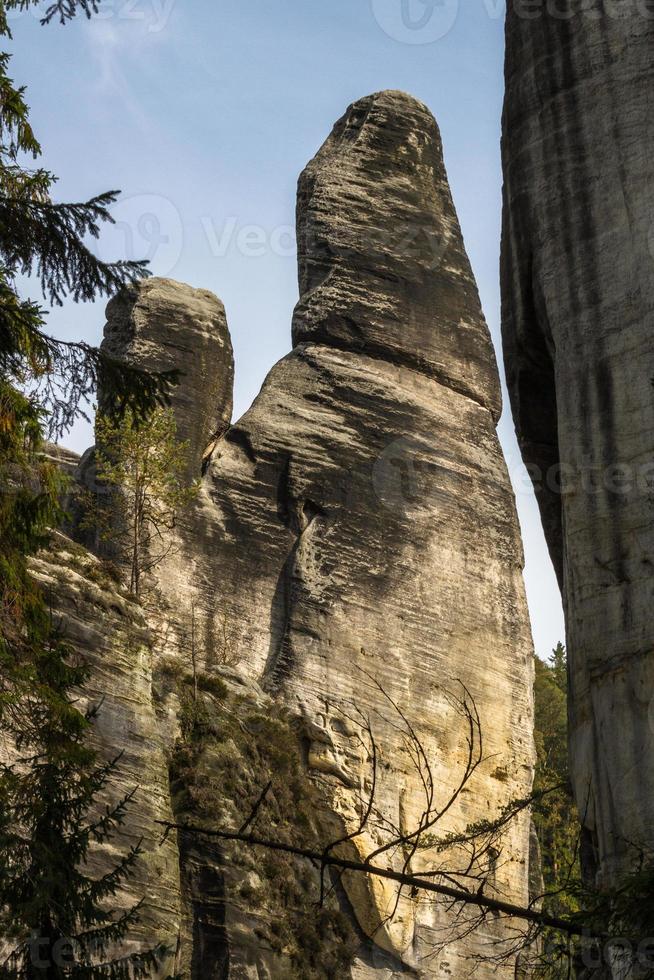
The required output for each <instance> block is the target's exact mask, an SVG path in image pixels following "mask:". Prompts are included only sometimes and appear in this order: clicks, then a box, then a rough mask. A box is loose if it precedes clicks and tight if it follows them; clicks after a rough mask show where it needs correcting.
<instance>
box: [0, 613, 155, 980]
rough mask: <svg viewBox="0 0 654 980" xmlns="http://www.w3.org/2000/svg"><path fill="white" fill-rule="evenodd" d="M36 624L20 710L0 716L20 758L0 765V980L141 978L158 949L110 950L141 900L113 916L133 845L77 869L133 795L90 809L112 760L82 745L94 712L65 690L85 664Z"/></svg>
mask: <svg viewBox="0 0 654 980" xmlns="http://www.w3.org/2000/svg"><path fill="white" fill-rule="evenodd" d="M41 631H42V633H41V637H40V642H39V643H38V646H37V654H36V656H35V659H34V662H33V668H34V677H33V681H34V683H33V684H32V686H31V687H30V690H29V693H28V694H27V695H25V696H24V703H23V705H22V707H23V708H24V709H26V710H25V711H23V712H21V713H20V715H19V717H18V720H14V721H12V720H9V721H6V722H5V730H6V731H7V732H8V733H9V734H10V735H11V736H12V737H13V739H14V742H15V744H16V746H17V748H18V749H19V750H22V752H23V755H22V757H21V758H20V760H19V761H17V762H16V763H14V764H13V765H7V764H2V765H0V856H1V858H2V860H0V932H1V933H2V936H3V938H4V939H5V940H6V941H9V942H10V943H11V945H12V950H11V952H10V953H9V955H8V956H7V957H6V958H5V960H4V962H3V963H2V964H1V965H0V978H1V980H37V978H39V980H62V978H64V977H70V978H75V980H99V978H109V980H122V978H126V977H145V976H148V975H149V973H150V971H151V970H152V969H153V967H154V966H155V965H156V964H157V962H158V960H159V959H160V957H161V955H162V954H163V952H164V950H163V948H162V947H156V948H153V949H150V950H146V951H144V952H140V953H132V954H129V955H124V956H120V955H119V956H118V957H117V958H116V956H115V955H114V952H115V949H116V947H119V946H120V943H121V941H122V940H123V939H124V938H125V936H126V934H127V932H128V930H129V929H130V927H131V926H133V925H134V923H135V922H136V921H137V919H138V915H139V909H140V903H138V904H136V905H134V906H133V907H132V908H130V909H128V910H127V911H124V912H122V913H120V914H117V915H114V914H112V912H111V910H110V909H109V908H108V900H110V899H111V897H112V896H113V895H114V894H115V893H116V891H117V889H118V888H119V886H120V885H121V883H122V882H123V881H124V880H125V879H126V878H127V877H128V876H129V873H130V871H131V869H132V867H133V865H134V862H135V861H136V859H137V857H138V855H139V852H140V848H139V845H136V846H134V847H132V848H130V849H129V850H128V852H127V853H126V855H125V856H124V857H123V858H122V860H120V861H119V862H118V864H117V865H115V866H114V867H113V868H111V869H110V870H109V871H107V872H106V873H105V874H104V875H102V876H101V877H98V878H92V877H90V876H89V875H88V874H87V873H86V872H85V870H84V868H85V865H86V862H87V858H88V856H89V849H90V847H91V845H92V844H93V843H96V844H102V843H104V842H106V841H107V840H108V839H109V838H110V837H111V836H112V834H113V833H114V832H115V830H116V829H117V828H118V827H119V826H120V825H121V824H122V822H123V819H124V816H125V811H126V808H127V806H128V804H129V803H130V801H131V798H132V796H133V793H130V794H129V795H128V796H126V797H124V798H123V799H121V800H120V801H119V802H118V803H117V804H116V805H114V806H108V807H106V808H105V810H104V812H102V813H100V815H99V816H97V817H92V816H90V815H89V811H90V810H91V811H92V809H93V807H94V805H95V803H96V800H97V796H98V794H99V793H100V792H101V791H102V790H103V788H104V787H105V785H106V783H107V780H108V778H109V776H110V775H111V773H112V771H113V769H114V767H115V764H116V761H117V760H114V761H113V762H109V763H106V764H104V765H100V764H98V763H97V762H96V758H95V753H94V752H93V751H92V750H91V749H90V748H89V747H88V745H87V744H86V736H87V733H88V728H89V725H90V723H91V721H92V719H93V718H94V716H95V713H96V711H95V709H94V708H91V709H89V710H87V711H86V712H85V713H82V712H80V711H79V710H78V708H77V707H76V705H75V694H74V692H75V690H76V689H79V688H80V687H81V685H83V683H84V681H85V680H86V678H87V673H88V672H87V669H86V667H85V666H84V665H83V664H82V663H81V662H80V661H79V660H78V659H77V658H76V657H75V654H74V652H73V651H72V650H71V649H69V648H68V647H67V645H66V644H65V643H64V641H63V640H62V639H61V638H59V637H57V635H56V632H55V631H54V630H53V628H52V625H51V624H50V623H48V622H46V621H44V622H42V623H41ZM34 639H36V637H34ZM96 809H97V807H96Z"/></svg>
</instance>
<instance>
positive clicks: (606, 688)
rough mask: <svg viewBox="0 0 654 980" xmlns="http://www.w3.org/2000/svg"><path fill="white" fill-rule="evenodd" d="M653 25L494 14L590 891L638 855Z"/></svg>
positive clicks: (535, 427)
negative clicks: (501, 35) (498, 23)
mask: <svg viewBox="0 0 654 980" xmlns="http://www.w3.org/2000/svg"><path fill="white" fill-rule="evenodd" d="M653 50H654V21H653V20H652V17H651V14H648V13H647V11H646V10H645V9H644V7H641V6H640V5H638V4H619V5H609V4H603V3H601V2H592V3H587V4H584V5H575V4H570V5H569V6H568V9H567V11H566V13H565V16H561V17H555V16H548V15H546V14H545V11H544V10H542V11H540V12H537V13H536V16H535V17H534V16H530V17H523V16H520V15H519V11H518V9H517V5H509V15H508V20H507V55H506V59H507V60H506V82H507V92H506V103H505V110H504V146H503V157H504V175H505V190H504V236H503V248H502V287H503V333H504V344H505V362H506V370H507V378H508V385H509V390H510V393H511V401H512V406H513V412H514V418H515V422H516V428H517V433H518V438H519V441H520V444H521V448H522V452H523V455H524V458H525V461H526V462H527V463H529V464H530V466H531V468H532V472H533V474H534V480H535V484H536V490H537V494H538V496H539V503H540V508H541V514H542V518H543V524H544V527H545V532H546V536H547V540H548V544H549V548H550V552H551V555H552V558H553V561H554V565H555V567H556V570H557V574H558V576H559V582H560V584H561V587H562V592H563V599H564V606H565V614H566V631H567V644H568V655H569V664H570V739H571V743H570V744H571V762H572V771H573V778H574V785H575V794H576V798H577V803H578V806H579V809H580V811H581V814H582V819H583V822H584V825H585V828H586V836H585V842H584V852H583V858H584V864H585V866H586V870H587V872H588V874H589V875H590V876H591V877H595V876H596V877H597V881H598V883H599V884H611V883H614V882H615V881H616V879H617V878H618V877H619V876H620V874H622V873H623V872H624V871H626V870H628V869H629V868H630V867H631V865H632V861H633V859H634V858H635V857H637V852H638V849H639V848H644V849H646V850H647V849H649V850H650V851H651V847H652V844H653V843H654V838H653V834H654V765H653V764H652V760H653V759H654V723H653V720H654V709H653V704H652V690H653V687H654V653H653V650H654V621H653V619H652V615H651V599H652V552H653V550H654V522H653V521H652V500H653V498H652V475H653V473H654V471H653V469H652V448H653V440H654V436H653V433H654V398H653V393H652V378H653V377H654V335H653V334H652V329H651V327H652V319H653V316H654V234H653V231H652V229H653V225H652V220H653V214H652V206H651V203H652V187H653V186H654V114H653V113H652V92H653V90H654V61H653V60H652V51H653Z"/></svg>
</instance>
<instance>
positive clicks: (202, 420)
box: [102, 278, 234, 460]
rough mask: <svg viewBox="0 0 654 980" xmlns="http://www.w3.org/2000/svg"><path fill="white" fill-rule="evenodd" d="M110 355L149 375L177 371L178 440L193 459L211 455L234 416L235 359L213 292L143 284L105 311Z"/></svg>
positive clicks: (170, 284)
mask: <svg viewBox="0 0 654 980" xmlns="http://www.w3.org/2000/svg"><path fill="white" fill-rule="evenodd" d="M102 350H103V351H104V352H105V353H107V354H112V355H116V356H118V357H120V358H121V359H123V360H128V361H130V362H131V363H133V364H138V365H139V366H140V367H143V368H145V369H146V370H148V371H171V370H176V371H178V372H179V379H178V384H177V385H176V386H175V387H174V388H173V389H172V406H173V408H174V410H175V420H176V423H177V435H178V437H179V439H180V440H182V441H184V442H186V441H188V443H189V447H188V449H189V456H190V458H191V459H192V460H196V459H198V458H200V459H202V458H203V456H205V455H207V454H208V453H209V452H210V450H211V448H212V446H213V444H214V443H215V441H216V439H217V438H218V437H219V436H221V435H222V434H223V433H224V431H225V429H226V428H227V426H228V425H229V422H230V421H231V417H232V388H233V381H234V356H233V354H232V344H231V340H230V337H229V331H228V330H227V321H226V320H225V308H224V306H223V304H222V303H221V301H220V300H219V299H218V297H217V296H215V295H214V294H213V293H211V292H209V290H208V289H193V287H192V286H187V285H186V284H185V283H181V282H175V281H174V280H172V279H159V278H153V279H143V280H142V281H141V282H138V283H135V284H134V285H132V286H128V287H126V288H125V289H123V290H122V291H121V292H120V293H119V294H118V296H115V297H114V298H113V299H112V300H111V302H110V303H109V304H108V305H107V323H106V326H105V331H104V339H103V341H102Z"/></svg>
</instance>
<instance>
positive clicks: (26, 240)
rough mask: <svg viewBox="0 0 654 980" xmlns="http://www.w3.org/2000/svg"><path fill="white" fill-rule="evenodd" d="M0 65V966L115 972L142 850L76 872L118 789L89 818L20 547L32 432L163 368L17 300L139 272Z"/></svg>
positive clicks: (76, 752) (72, 722)
mask: <svg viewBox="0 0 654 980" xmlns="http://www.w3.org/2000/svg"><path fill="white" fill-rule="evenodd" d="M33 3H34V0H0V36H2V37H3V38H5V39H8V38H10V37H11V33H10V30H9V26H8V23H7V11H9V10H11V9H16V8H17V9H26V8H27V7H29V6H32V5H33ZM96 10H97V3H96V2H95V0H62V2H58V3H55V4H53V5H52V6H50V7H49V8H48V10H47V12H46V15H45V17H44V22H48V21H51V20H53V19H59V20H60V21H62V22H63V21H65V20H68V19H70V18H71V17H73V16H74V15H75V14H76V13H77V12H78V11H80V12H82V13H84V14H86V15H87V16H89V15H90V14H91V13H93V12H95V11H96ZM9 63H10V56H9V54H8V53H7V52H2V53H0V724H1V725H2V729H3V734H4V735H5V736H6V738H7V740H8V741H11V742H13V743H14V748H15V751H16V756H17V758H19V760H20V761H18V762H17V763H16V764H15V765H7V764H3V765H2V766H0V930H1V932H2V934H3V938H10V939H11V940H12V942H13V944H14V951H13V953H12V954H11V955H10V957H9V959H7V960H6V961H5V962H4V964H3V965H2V967H1V969H0V976H2V978H3V980H15V978H16V980H17V978H21V980H35V978H37V977H39V978H44V980H58V978H60V977H63V976H67V977H71V976H72V977H78V978H88V980H95V978H100V977H110V978H116V980H119V978H122V977H126V976H128V975H131V976H133V975H137V976H145V975H146V974H147V973H148V972H149V970H150V968H151V967H152V965H153V963H154V961H155V959H156V952H157V951H154V950H153V951H149V952H147V953H144V954H142V955H141V956H137V957H125V958H123V959H120V958H119V959H114V960H110V961H109V962H108V963H105V964H104V965H101V963H100V961H101V960H102V957H103V956H104V955H105V953H107V952H108V951H110V947H112V945H113V944H119V943H120V940H121V939H122V938H124V936H125V934H126V932H127V930H128V929H129V927H130V926H131V925H132V924H133V922H134V921H135V920H136V918H137V916H138V906H137V907H135V908H133V909H131V910H129V911H128V912H126V913H124V914H122V915H112V914H111V911H110V910H109V909H108V908H107V903H108V902H110V899H111V896H112V895H114V893H115V891H116V890H117V888H118V887H119V885H120V882H121V881H122V880H123V879H124V878H125V877H126V876H127V875H128V874H129V872H130V870H131V868H132V866H133V864H134V861H135V860H136V858H137V855H138V848H132V849H131V850H130V851H129V852H128V854H127V855H126V857H125V858H124V859H123V860H122V861H121V862H120V863H119V864H118V865H117V866H116V867H115V868H114V869H113V870H111V871H109V872H108V873H107V874H106V875H105V876H104V877H103V878H101V879H100V880H97V881H94V880H92V879H91V878H89V877H87V876H86V875H85V873H84V870H83V869H84V863H85V859H86V856H87V854H88V851H89V847H90V846H91V844H92V843H93V842H94V841H95V842H97V843H102V842H103V841H105V840H107V838H108V837H109V836H110V835H111V834H112V833H113V832H114V831H116V829H117V828H118V827H119V825H120V823H121V822H122V819H123V816H124V813H125V808H126V806H127V805H128V803H129V797H127V798H125V799H123V800H121V801H120V802H119V803H118V804H117V805H116V806H114V807H113V808H109V809H108V810H107V811H106V812H105V814H104V816H102V817H100V819H99V820H97V821H95V822H94V821H93V819H92V818H91V817H89V816H88V814H89V813H90V812H92V811H93V807H94V803H95V801H96V797H97V795H98V794H99V793H100V792H101V790H102V788H103V787H104V785H105V783H106V781H107V780H108V779H109V776H110V774H111V772H112V770H113V764H108V765H100V764H98V763H97V762H96V760H95V757H94V754H93V752H92V751H91V750H90V749H89V748H88V747H87V746H86V744H85V738H86V735H87V734H88V727H89V724H90V723H91V721H92V718H93V712H92V711H91V712H89V713H87V714H82V713H81V712H80V711H79V710H78V709H77V708H76V706H75V695H74V691H75V690H76V689H77V688H79V686H80V685H81V684H82V683H83V682H84V680H85V678H86V668H85V667H84V665H83V664H82V663H80V662H78V661H77V660H76V658H75V656H74V654H73V652H72V651H71V650H70V649H69V648H68V647H67V645H66V644H65V643H64V642H63V640H62V638H61V637H60V636H59V635H58V632H57V630H56V628H55V627H54V625H53V623H52V620H51V616H50V613H49V609H48V606H47V603H46V601H45V599H44V596H43V594H42V592H41V590H40V589H39V587H38V586H37V584H36V583H35V582H34V581H33V579H32V578H31V576H30V574H29V568H28V557H29V556H30V555H32V554H35V553H36V552H37V551H38V550H39V549H40V548H41V547H43V546H44V544H46V543H47V539H48V529H49V528H50V527H52V526H53V524H55V523H56V522H57V520H58V518H59V504H58V499H59V491H60V486H61V479H60V477H59V476H58V474H57V472H56V469H55V468H54V467H52V466H49V465H48V464H46V463H44V462H43V460H42V459H41V457H40V455H39V450H40V446H41V442H42V439H43V437H44V435H45V434H48V435H50V436H55V437H59V436H61V434H62V433H63V432H64V431H65V430H66V429H67V428H68V427H69V426H70V424H71V423H72V421H73V420H74V418H75V417H76V416H77V415H78V414H79V413H82V414H83V405H84V403H85V401H86V400H87V399H88V398H89V396H90V395H91V394H92V393H93V391H94V390H95V389H96V387H97V385H98V384H102V387H103V389H104V391H105V392H106V393H107V397H108V398H109V399H110V400H111V402H112V405H113V406H114V410H115V411H117V412H120V411H125V410H129V411H130V412H131V413H132V414H133V416H134V417H135V418H143V417H145V416H146V415H147V414H148V413H149V412H150V411H151V410H152V409H153V408H154V407H155V406H156V405H159V404H162V403H165V401H166V400H167V393H168V390H169V386H170V384H171V383H172V382H173V381H174V375H173V374H162V375H149V374H147V373H145V372H143V371H139V370H136V369H133V368H128V367H126V366H125V365H123V364H120V363H118V362H117V361H115V360H114V359H112V358H111V357H109V356H107V355H106V354H103V353H102V352H101V351H99V350H97V349H95V348H93V347H91V346H89V345H88V344H87V343H85V342H83V341H81V342H78V343H66V342H63V341H58V340H56V339H55V338H53V337H51V336H49V335H48V334H47V333H46V332H45V329H44V328H45V322H46V311H45V309H44V308H43V307H42V306H41V305H40V304H39V303H38V302H36V301H35V300H33V299H29V298H23V297H21V296H20V295H19V293H18V290H17V287H16V277H17V276H18V275H19V274H27V275H30V274H33V275H36V277H37V278H38V280H39V283H40V286H41V290H42V292H43V295H44V297H45V300H46V301H48V302H50V303H54V304H61V303H62V301H63V298H64V297H65V296H66V295H69V296H71V297H72V298H73V299H74V300H76V301H85V300H91V299H94V298H96V297H98V296H103V295H105V296H108V295H110V294H113V293H114V292H116V291H117V290H118V289H119V288H120V287H121V286H123V285H124V284H126V283H130V282H133V281H134V280H135V279H138V278H140V277H141V276H143V275H144V274H145V268H144V266H143V264H142V263H139V262H115V263H104V262H101V261H100V260H99V259H98V258H96V257H95V256H94V255H93V253H92V252H91V250H90V249H89V248H88V246H87V244H86V243H85V239H86V238H87V237H89V236H90V237H91V238H97V237H98V235H99V230H100V226H101V225H102V224H103V223H104V222H106V221H111V220H112V219H111V217H110V214H109V208H110V206H111V204H112V203H113V202H114V201H115V199H116V192H114V191H110V192H107V193H104V194H100V195H98V196H97V197H94V198H92V199H91V200H89V201H84V202H78V203H72V204H65V203H57V202H55V201H54V200H53V199H52V196H51V192H52V189H53V187H54V184H55V177H54V175H53V174H51V173H50V172H48V171H46V170H45V169H43V168H39V167H34V168H29V167H27V166H26V165H25V161H26V160H29V159H30V158H31V159H32V160H36V159H38V157H39V155H40V152H41V148H40V146H39V143H38V141H37V139H36V136H35V134H34V132H33V130H32V128H31V126H30V123H29V118H28V106H27V103H26V101H25V90H24V88H22V87H18V86H16V85H15V84H14V82H13V81H12V79H11V78H10V76H9ZM30 936H32V937H33V938H32V943H31V945H30ZM69 940H70V941H71V943H72V945H71V944H69V945H68V946H66V943H67V942H68V941H69ZM73 941H74V942H73ZM37 954H38V955H37ZM62 957H63V960H62ZM62 964H63V965H62Z"/></svg>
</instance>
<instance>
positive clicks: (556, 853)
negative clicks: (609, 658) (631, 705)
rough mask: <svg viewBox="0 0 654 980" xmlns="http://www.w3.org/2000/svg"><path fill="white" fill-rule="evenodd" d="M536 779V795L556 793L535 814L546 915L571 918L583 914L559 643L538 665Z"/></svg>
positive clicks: (562, 655)
mask: <svg viewBox="0 0 654 980" xmlns="http://www.w3.org/2000/svg"><path fill="white" fill-rule="evenodd" d="M535 667H536V677H535V684H534V694H535V707H536V717H535V731H534V735H535V739H536V753H537V763H536V775H535V779H534V791H535V793H536V794H538V792H539V791H541V790H543V789H546V788H549V787H556V789H555V790H554V791H553V792H548V793H547V795H546V796H545V797H544V798H543V801H542V804H539V805H538V806H537V807H536V808H535V812H534V821H535V824H536V829H537V832H538V838H539V841H540V847H541V857H542V868H543V877H544V880H545V891H546V892H547V893H549V894H550V897H549V898H548V899H547V903H546V904H547V910H548V911H549V912H551V913H552V914H555V915H566V914H569V913H571V912H576V911H577V910H578V908H579V905H578V902H577V899H576V897H575V894H576V892H578V884H579V862H578V853H577V852H578V841H579V817H578V814H577V810H576V807H575V803H574V799H573V796H572V787H571V783H570V772H569V768H568V709H567V663H566V652H565V647H564V646H563V644H562V643H558V644H557V646H556V648H555V649H554V650H553V651H552V656H551V657H550V660H549V662H548V663H544V662H543V661H542V660H540V659H539V658H538V657H536V661H535Z"/></svg>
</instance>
